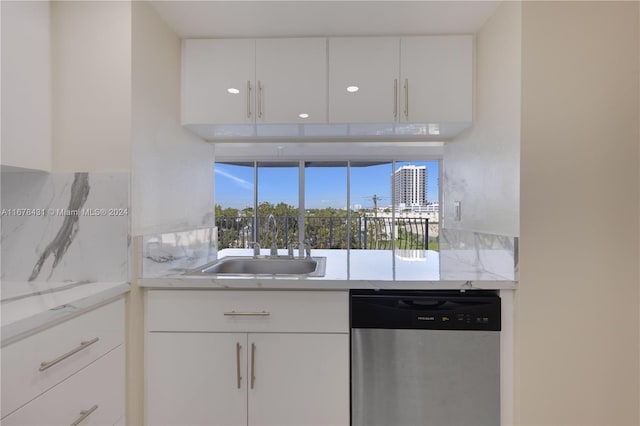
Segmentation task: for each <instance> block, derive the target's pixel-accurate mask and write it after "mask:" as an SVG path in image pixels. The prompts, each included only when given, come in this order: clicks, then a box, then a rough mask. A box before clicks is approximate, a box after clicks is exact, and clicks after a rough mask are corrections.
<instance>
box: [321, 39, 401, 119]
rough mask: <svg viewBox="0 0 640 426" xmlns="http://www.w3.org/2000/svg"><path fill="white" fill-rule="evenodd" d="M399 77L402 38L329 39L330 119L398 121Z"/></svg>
mask: <svg viewBox="0 0 640 426" xmlns="http://www.w3.org/2000/svg"><path fill="white" fill-rule="evenodd" d="M399 77H400V39H398V38H396V37H392V38H391V37H390V38H387V37H384V38H372V37H345V38H331V39H329V121H331V122H332V123H391V122H395V121H396V120H397V117H398V114H399V112H398V111H399V110H398V101H399V100H398V90H399V82H398V78H399Z"/></svg>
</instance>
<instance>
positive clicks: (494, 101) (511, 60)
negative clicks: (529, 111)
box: [442, 2, 521, 236]
mask: <svg viewBox="0 0 640 426" xmlns="http://www.w3.org/2000/svg"><path fill="white" fill-rule="evenodd" d="M520 14H521V6H520V3H519V2H505V3H503V4H502V5H501V6H500V7H499V8H498V9H497V10H496V12H495V14H494V15H493V16H492V17H491V18H490V19H489V20H488V21H487V23H486V24H485V25H484V26H483V27H482V29H481V30H480V32H479V33H478V34H477V37H476V85H475V87H476V92H475V111H474V115H475V118H474V125H473V127H472V128H471V129H469V130H468V131H466V132H464V133H463V134H462V135H460V136H459V137H457V138H456V139H455V140H454V141H452V142H450V143H447V144H446V145H445V147H444V156H443V162H442V163H443V206H442V207H443V216H444V221H443V226H444V227H445V228H448V229H461V230H465V231H475V232H485V233H490V234H500V235H508V236H518V235H519V216H518V213H519V166H520V159H519V157H520V74H521V70H520V49H521V43H520V35H521V27H520V23H521V16H520ZM455 201H461V207H462V209H461V210H462V217H461V220H460V221H454V220H453V218H454V216H455V213H454V202H455Z"/></svg>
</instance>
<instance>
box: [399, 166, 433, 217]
mask: <svg viewBox="0 0 640 426" xmlns="http://www.w3.org/2000/svg"><path fill="white" fill-rule="evenodd" d="M391 187H392V188H393V191H394V192H393V194H394V195H393V197H394V198H393V204H394V205H395V206H397V208H401V209H405V208H412V209H413V208H417V207H421V206H426V205H427V167H426V166H414V165H407V166H402V167H400V168H399V169H398V170H396V171H395V172H394V173H393V175H392V176H391Z"/></svg>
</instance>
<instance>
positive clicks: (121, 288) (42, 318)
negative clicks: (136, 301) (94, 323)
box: [0, 282, 131, 347]
mask: <svg viewBox="0 0 640 426" xmlns="http://www.w3.org/2000/svg"><path fill="white" fill-rule="evenodd" d="M91 284H94V285H95V286H96V287H98V288H96V289H95V291H92V292H91V293H90V294H88V295H84V296H81V297H77V298H73V297H70V298H69V300H68V301H65V303H63V304H61V305H59V306H55V307H51V308H48V309H46V308H43V309H41V310H38V311H36V312H34V313H32V314H30V315H28V316H25V317H22V318H19V319H15V320H10V321H7V322H6V324H4V322H5V321H4V320H5V318H4V317H3V324H2V328H1V329H0V346H1V347H5V346H7V345H10V344H12V343H15V342H17V341H19V340H21V339H23V338H25V337H28V336H30V335H32V334H35V333H37V332H39V331H42V330H44V329H46V328H49V327H52V326H54V325H56V324H59V323H61V322H63V321H66V320H68V319H70V318H72V317H75V316H77V315H80V314H82V313H85V312H87V311H90V310H92V309H94V308H96V307H98V306H100V305H103V304H106V303H108V302H111V301H113V300H115V299H118V298H120V297H121V296H122V295H124V294H126V293H128V292H129V291H130V290H131V285H130V283H129V282H109V283H91ZM37 296H38V295H35V296H34V297H37ZM20 302H24V299H22V300H20ZM2 308H4V309H6V307H5V306H3V307H2Z"/></svg>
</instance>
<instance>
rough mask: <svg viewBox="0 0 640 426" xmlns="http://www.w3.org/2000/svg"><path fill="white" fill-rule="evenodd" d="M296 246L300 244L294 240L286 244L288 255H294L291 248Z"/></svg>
mask: <svg viewBox="0 0 640 426" xmlns="http://www.w3.org/2000/svg"><path fill="white" fill-rule="evenodd" d="M296 247H300V244H299V243H298V242H297V241H296V240H291V241H289V243H288V244H287V248H288V250H289V257H294V252H293V249H294V248H296Z"/></svg>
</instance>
